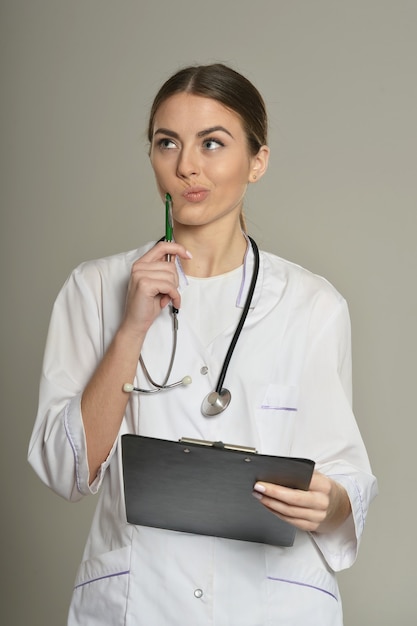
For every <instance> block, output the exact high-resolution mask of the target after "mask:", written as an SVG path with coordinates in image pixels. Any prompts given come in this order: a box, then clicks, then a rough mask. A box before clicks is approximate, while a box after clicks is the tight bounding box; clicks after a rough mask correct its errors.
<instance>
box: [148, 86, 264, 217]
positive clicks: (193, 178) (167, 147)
mask: <svg viewBox="0 0 417 626" xmlns="http://www.w3.org/2000/svg"><path fill="white" fill-rule="evenodd" d="M150 159H151V163H152V167H153V169H154V172H155V177H156V182H157V185H158V189H159V192H160V194H161V197H162V198H165V194H166V193H169V194H170V195H171V197H172V201H173V217H174V221H175V222H176V224H182V225H184V226H204V225H207V224H211V223H214V222H217V223H218V222H219V220H222V219H223V218H225V217H226V216H227V219H234V218H235V217H236V216H237V215H239V213H240V211H241V208H242V203H243V197H244V195H245V191H246V187H247V184H248V182H251V181H253V180H255V178H253V177H254V176H256V179H258V178H259V177H260V176H261V175H262V174H263V172H264V171H265V169H266V165H267V161H268V148H266V146H264V147H263V148H261V150H260V151H259V153H258V155H256V156H253V155H251V154H250V153H249V148H248V142H247V138H246V134H245V131H244V129H243V126H242V122H241V119H240V117H239V116H238V115H237V114H236V113H235V112H234V111H231V110H229V109H227V108H226V107H225V106H223V105H222V104H220V103H219V102H218V101H217V100H213V99H211V98H205V97H202V96H196V95H193V94H189V93H179V94H176V95H174V96H171V97H170V98H168V99H167V100H165V102H163V103H162V104H161V106H160V107H159V109H158V110H157V112H156V115H155V119H154V128H153V138H152V143H151V149H150Z"/></svg>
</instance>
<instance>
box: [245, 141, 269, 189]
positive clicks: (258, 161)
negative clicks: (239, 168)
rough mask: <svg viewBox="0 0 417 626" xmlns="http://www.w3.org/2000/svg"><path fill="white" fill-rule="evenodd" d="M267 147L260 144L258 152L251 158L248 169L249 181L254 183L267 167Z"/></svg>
mask: <svg viewBox="0 0 417 626" xmlns="http://www.w3.org/2000/svg"><path fill="white" fill-rule="evenodd" d="M268 161H269V148H268V146H261V147H260V149H259V152H258V153H257V154H255V156H253V157H252V158H251V167H250V171H249V181H248V182H250V183H256V182H257V181H258V180H259V179H260V178H262V176H263V175H264V174H265V172H266V170H267V169H268Z"/></svg>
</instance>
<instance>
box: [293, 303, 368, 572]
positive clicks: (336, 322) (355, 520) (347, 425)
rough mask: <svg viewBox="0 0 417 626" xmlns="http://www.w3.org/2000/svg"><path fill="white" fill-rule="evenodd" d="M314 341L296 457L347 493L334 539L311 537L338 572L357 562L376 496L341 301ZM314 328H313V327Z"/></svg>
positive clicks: (330, 536)
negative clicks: (346, 509)
mask: <svg viewBox="0 0 417 626" xmlns="http://www.w3.org/2000/svg"><path fill="white" fill-rule="evenodd" d="M318 313H319V315H318V318H317V320H318V321H317V330H318V327H319V324H320V321H319V320H320V319H321V320H323V317H324V318H325V319H327V321H326V322H325V323H324V325H323V322H322V321H321V329H320V330H319V331H318V332H314V333H313V336H314V337H315V339H314V340H313V341H312V343H311V346H310V348H309V352H308V356H307V360H306V364H305V368H304V372H303V375H302V385H301V398H300V407H299V420H298V428H297V436H296V437H295V442H296V445H295V446H294V448H293V453H294V455H295V456H309V457H310V458H313V459H314V460H315V462H316V469H317V470H318V471H320V472H322V473H324V474H326V475H327V476H329V477H330V478H332V479H333V480H335V481H337V482H339V483H340V484H341V485H343V487H344V488H345V489H346V491H347V493H348V496H349V499H350V502H351V507H352V513H351V515H350V517H349V518H348V519H347V520H346V522H345V523H344V524H343V525H342V526H341V527H339V528H338V529H337V530H335V531H334V532H332V533H328V534H318V533H312V534H311V535H312V537H313V539H314V541H315V542H316V544H317V546H318V548H319V549H320V551H321V552H322V554H323V556H324V558H325V559H326V561H327V563H328V564H329V566H330V567H331V568H332V569H333V570H334V571H339V570H342V569H345V568H348V567H350V566H351V565H352V564H353V563H354V561H355V559H356V556H357V552H358V548H359V544H360V540H361V537H362V533H363V530H364V526H365V520H366V515H367V512H368V508H369V505H370V502H371V500H372V499H373V498H374V496H375V495H376V493H377V484H376V479H375V477H374V476H373V475H372V472H371V468H370V464H369V460H368V455H367V452H366V448H365V445H364V442H363V440H362V437H361V435H360V432H359V428H358V426H357V423H356V420H355V417H354V415H353V412H352V367H351V333H350V319H349V313H348V308H347V305H346V302H345V300H343V299H340V301H339V303H338V306H337V307H336V309H335V310H334V312H333V313H332V315H331V316H330V318H329V317H328V316H327V318H326V317H325V316H324V315H323V313H324V312H323V311H318ZM313 325H314V322H313Z"/></svg>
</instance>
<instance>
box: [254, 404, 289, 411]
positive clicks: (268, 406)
mask: <svg viewBox="0 0 417 626" xmlns="http://www.w3.org/2000/svg"><path fill="white" fill-rule="evenodd" d="M261 409H275V411H298V409H296V408H295V407H292V406H270V405H269V404H261Z"/></svg>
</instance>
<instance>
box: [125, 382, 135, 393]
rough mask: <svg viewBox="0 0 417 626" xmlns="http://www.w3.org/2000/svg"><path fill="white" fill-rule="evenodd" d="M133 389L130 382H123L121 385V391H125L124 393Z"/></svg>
mask: <svg viewBox="0 0 417 626" xmlns="http://www.w3.org/2000/svg"><path fill="white" fill-rule="evenodd" d="M133 390H134V386H133V385H132V383H125V384H124V385H123V391H125V392H126V393H131V392H132V391H133Z"/></svg>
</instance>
